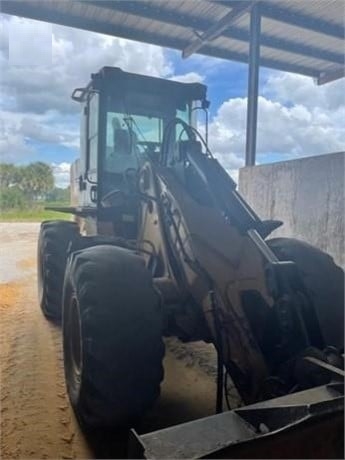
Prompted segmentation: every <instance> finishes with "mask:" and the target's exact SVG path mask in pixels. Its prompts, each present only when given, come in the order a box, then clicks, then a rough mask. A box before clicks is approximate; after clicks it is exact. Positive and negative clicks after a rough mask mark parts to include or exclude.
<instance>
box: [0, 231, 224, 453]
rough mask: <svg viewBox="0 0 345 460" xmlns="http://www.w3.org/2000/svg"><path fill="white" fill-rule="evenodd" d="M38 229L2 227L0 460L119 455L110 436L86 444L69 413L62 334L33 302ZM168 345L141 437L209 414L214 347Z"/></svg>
mask: <svg viewBox="0 0 345 460" xmlns="http://www.w3.org/2000/svg"><path fill="white" fill-rule="evenodd" d="M38 230H39V224H36V223H0V232H1V236H2V238H1V242H0V257H1V265H0V267H1V268H0V299H1V301H0V314H1V330H0V358H1V458H4V459H15V458H18V459H19V458H20V459H22V458H102V457H103V458H111V457H112V458H114V457H119V456H120V457H121V453H122V451H121V449H119V447H118V444H117V443H116V442H115V443H114V436H113V433H111V434H110V436H108V434H104V436H103V435H101V436H100V437H99V436H98V437H95V438H94V439H91V438H88V439H86V438H85V437H84V435H83V434H82V432H81V431H80V429H79V426H78V424H77V422H76V420H75V417H74V414H73V412H72V410H71V408H70V404H69V401H68V397H67V395H66V389H65V383H64V378H63V362H62V349H61V348H62V347H61V331H60V328H59V327H57V326H55V325H53V324H51V323H49V322H48V321H47V320H46V319H45V318H44V317H43V315H42V314H41V312H40V309H39V306H38V303H37V294H36V241H37V234H38ZM166 345H167V354H166V358H165V360H164V368H165V380H164V382H163V384H162V392H161V397H160V400H159V401H158V402H157V404H156V406H155V408H154V409H153V410H152V411H151V413H149V414H148V416H147V418H146V420H145V422H144V423H143V425H142V426H141V427H138V430H139V431H140V432H148V431H152V430H157V429H159V428H163V427H166V426H171V425H174V424H177V423H181V422H185V421H189V420H194V419H196V418H199V417H204V416H207V415H211V414H213V413H214V408H215V395H216V382H215V375H216V355H215V352H214V349H213V347H212V346H211V345H207V344H204V343H195V344H188V345H186V344H182V343H181V342H179V341H178V340H176V339H174V338H172V339H169V340H167V341H166Z"/></svg>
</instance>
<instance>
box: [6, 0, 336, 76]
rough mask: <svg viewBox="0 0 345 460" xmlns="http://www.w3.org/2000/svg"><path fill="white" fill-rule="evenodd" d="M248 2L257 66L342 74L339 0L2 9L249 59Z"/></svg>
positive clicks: (46, 2) (88, 3)
mask: <svg viewBox="0 0 345 460" xmlns="http://www.w3.org/2000/svg"><path fill="white" fill-rule="evenodd" d="M254 3H256V4H257V5H258V7H259V9H260V14H261V37H260V45H261V46H260V65H261V66H263V67H269V68H273V69H278V70H283V71H288V72H295V73H299V74H303V75H309V76H311V77H315V78H317V81H318V83H319V84H322V83H325V82H327V81H331V80H334V79H336V78H340V77H342V76H344V15H345V8H344V5H345V3H344V1H343V0H266V1H260V2H254V1H249V0H236V1H234V0H226V1H211V0H170V1H167V0H151V1H147V0H140V1H129V0H127V1H122V0H121V1H118V0H64V1H62V0H2V2H1V10H2V12H3V13H7V14H14V15H18V16H24V17H28V18H32V19H38V20H41V21H48V22H52V23H57V24H62V25H65V26H70V27H77V28H81V29H86V30H91V31H94V32H99V33H103V34H108V35H113V36H118V37H123V38H128V39H132V40H137V41H141V42H147V43H152V44H155V45H160V46H164V47H168V48H175V49H178V50H181V51H183V50H184V54H185V55H189V54H191V53H189V52H188V50H191V52H198V53H199V54H204V55H208V56H214V57H218V58H222V59H227V60H234V61H240V62H248V56H249V40H250V8H246V6H248V7H250V6H252V4H254ZM241 5H242V11H241ZM243 5H245V8H243ZM236 11H239V12H240V14H236ZM194 50H195V51H194Z"/></svg>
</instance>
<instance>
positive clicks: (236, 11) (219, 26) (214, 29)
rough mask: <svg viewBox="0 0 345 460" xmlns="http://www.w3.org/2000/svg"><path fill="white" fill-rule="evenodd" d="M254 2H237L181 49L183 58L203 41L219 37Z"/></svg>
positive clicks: (193, 51)
mask: <svg viewBox="0 0 345 460" xmlns="http://www.w3.org/2000/svg"><path fill="white" fill-rule="evenodd" d="M254 4H255V2H252V1H245V2H243V1H242V2H238V4H237V6H234V7H233V8H232V10H231V11H230V12H229V13H227V14H226V15H225V16H224V17H222V18H221V19H220V20H219V21H218V22H216V23H215V24H213V25H212V26H211V27H210V28H209V29H207V30H206V31H205V32H204V33H203V34H201V35H200V37H197V38H196V39H195V40H194V41H193V42H192V43H190V44H189V45H188V46H187V47H186V48H185V49H184V50H183V51H182V57H183V58H184V59H186V58H188V57H189V56H191V55H192V54H194V53H196V52H197V51H199V50H200V48H202V47H203V45H204V44H205V43H207V42H210V41H212V40H214V39H215V38H217V37H219V36H220V35H221V34H222V33H223V32H224V30H225V29H227V28H228V27H229V26H230V25H231V24H234V23H235V21H237V20H238V19H239V18H241V17H242V16H243V15H244V14H245V13H247V12H248V11H250V9H251V8H252V6H253V5H254Z"/></svg>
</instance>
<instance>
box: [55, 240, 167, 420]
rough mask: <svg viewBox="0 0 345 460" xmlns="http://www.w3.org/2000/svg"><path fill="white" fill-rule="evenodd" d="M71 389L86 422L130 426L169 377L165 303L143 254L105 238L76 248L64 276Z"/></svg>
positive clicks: (67, 370)
mask: <svg viewBox="0 0 345 460" xmlns="http://www.w3.org/2000/svg"><path fill="white" fill-rule="evenodd" d="M63 344H64V364H65V378H66V384H67V390H68V394H69V398H70V401H71V404H72V406H73V409H74V411H75V413H76V415H77V417H78V419H79V421H80V423H81V425H82V426H83V427H84V429H95V428H100V427H114V428H118V429H120V428H127V427H129V426H130V425H131V424H133V423H134V422H135V421H137V420H138V419H139V418H140V417H141V416H143V415H144V414H145V413H146V411H147V410H148V409H149V408H150V407H151V406H152V405H153V403H154V402H155V401H156V399H157V398H158V396H159V393H160V382H161V380H162V379H163V367H162V360H163V356H164V344H163V341H162V310H161V306H160V300H159V295H158V293H157V292H156V291H155V289H154V287H153V283H152V277H151V274H150V273H149V271H148V270H147V269H146V268H145V266H144V263H143V260H142V259H141V258H140V257H138V256H137V255H135V254H134V253H132V252H130V251H128V250H126V249H122V248H119V247H114V246H109V245H104V246H95V247H91V248H87V249H84V250H81V251H77V252H75V253H73V254H72V255H71V260H70V262H69V264H68V267H67V270H66V276H65V283H64V301H63Z"/></svg>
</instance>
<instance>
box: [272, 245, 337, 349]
mask: <svg viewBox="0 0 345 460" xmlns="http://www.w3.org/2000/svg"><path fill="white" fill-rule="evenodd" d="M266 242H267V244H268V246H269V247H270V248H271V250H272V251H273V252H274V253H275V254H276V256H277V257H278V259H279V260H285V261H286V260H291V261H293V262H295V263H296V265H297V267H298V269H299V273H300V275H301V277H302V281H303V283H304V286H305V288H306V290H307V293H308V294H309V297H310V299H311V300H312V302H313V305H314V308H315V312H316V315H317V318H318V321H319V325H320V329H321V333H322V335H323V338H324V341H325V345H331V346H335V347H337V348H338V349H340V350H342V349H343V348H344V271H343V270H342V269H341V268H340V267H339V266H338V265H336V264H335V263H334V260H333V259H332V257H331V256H330V255H328V254H326V253H325V252H323V251H321V250H320V249H318V248H315V247H314V246H311V245H310V244H308V243H305V242H303V241H299V240H296V239H293V238H274V239H271V240H268V241H266Z"/></svg>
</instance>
